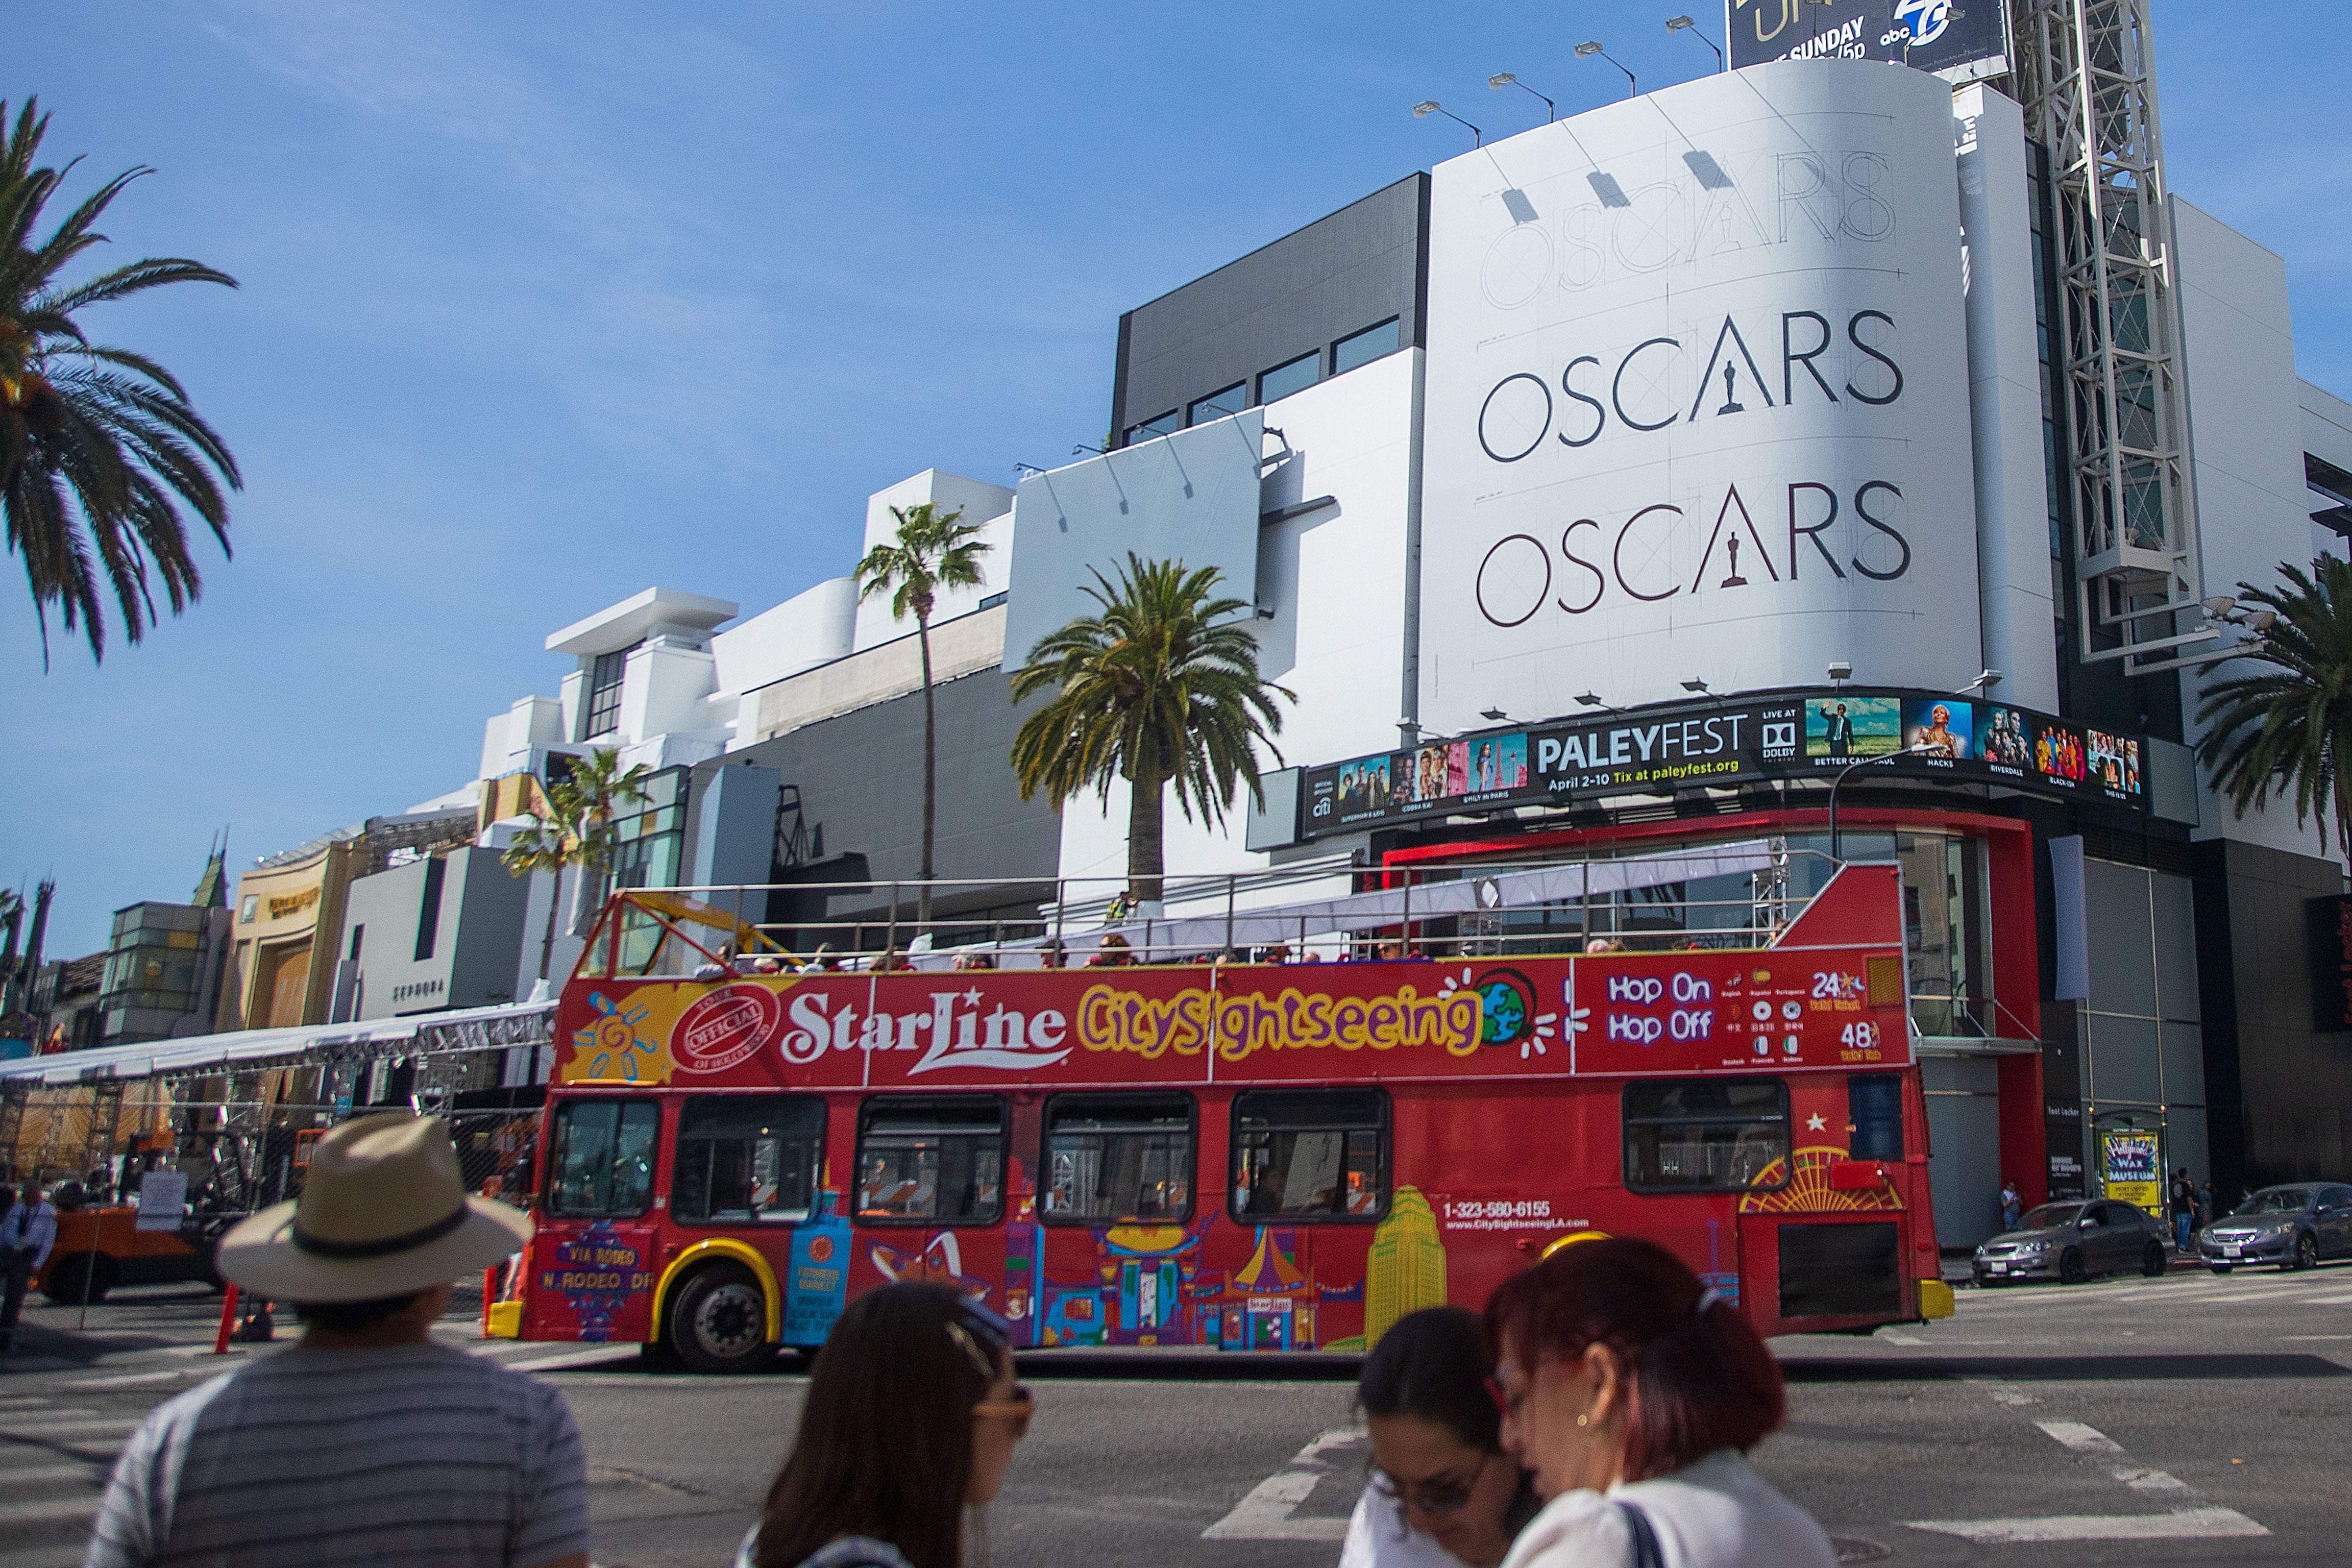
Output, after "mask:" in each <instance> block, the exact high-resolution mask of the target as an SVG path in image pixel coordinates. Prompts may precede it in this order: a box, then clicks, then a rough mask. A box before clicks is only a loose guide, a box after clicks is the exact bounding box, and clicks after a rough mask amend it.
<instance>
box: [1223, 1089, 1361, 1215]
mask: <svg viewBox="0 0 2352 1568" xmlns="http://www.w3.org/2000/svg"><path fill="white" fill-rule="evenodd" d="M1388 1142H1389V1097H1388V1096H1387V1095H1386V1094H1384V1093H1382V1092H1381V1090H1379V1089H1262V1090H1253V1091H1251V1092H1248V1093H1244V1094H1237V1095H1235V1096H1234V1173H1233V1198H1232V1202H1233V1207H1234V1218H1235V1219H1237V1220H1239V1221H1241V1222H1242V1223H1243V1224H1244V1225H1252V1224H1259V1225H1262V1224H1265V1223H1266V1222H1267V1221H1270V1220H1276V1219H1367V1220H1369V1219H1378V1218H1380V1217H1381V1215H1382V1214H1383V1213H1384V1212H1385V1211H1386V1210H1387V1208H1388Z"/></svg>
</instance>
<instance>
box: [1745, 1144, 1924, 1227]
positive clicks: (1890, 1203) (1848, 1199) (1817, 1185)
mask: <svg viewBox="0 0 2352 1568" xmlns="http://www.w3.org/2000/svg"><path fill="white" fill-rule="evenodd" d="M1850 1157H1851V1156H1849V1155H1848V1154H1847V1153H1846V1152H1845V1151H1844V1150H1843V1149H1838V1148H1832V1147H1829V1146H1827V1145H1824V1146H1822V1147H1819V1148H1812V1149H1800V1150H1798V1151H1797V1152H1796V1153H1795V1154H1793V1155H1791V1156H1790V1159H1789V1160H1788V1161H1780V1160H1775V1161H1773V1162H1772V1163H1770V1164H1769V1165H1767V1166H1765V1167H1764V1168H1763V1169H1762V1170H1760V1171H1759V1172H1757V1173H1756V1180H1755V1181H1753V1182H1752V1183H1750V1184H1749V1185H1750V1186H1751V1187H1758V1188H1762V1187H1769V1186H1772V1185H1774V1184H1776V1183H1778V1182H1779V1181H1780V1178H1781V1176H1782V1175H1783V1174H1786V1175H1787V1176H1788V1178H1789V1184H1788V1185H1787V1186H1785V1187H1781V1188H1780V1191H1778V1192H1769V1193H1768V1192H1750V1193H1748V1194H1747V1195H1745V1196H1744V1197H1742V1198H1741V1199H1740V1200H1739V1212H1740V1213H1741V1214H1822V1213H1824V1212H1827V1211H1831V1210H1852V1209H1879V1210H1888V1211H1897V1210H1900V1209H1901V1208H1902V1207H1903V1200H1902V1199H1901V1198H1900V1197H1897V1196H1896V1195H1895V1189H1894V1188H1893V1187H1891V1186H1888V1185H1886V1184H1884V1183H1882V1184H1879V1185H1877V1186H1874V1187H1859V1188H1857V1187H1849V1188H1846V1189H1845V1190H1843V1191H1840V1190H1839V1189H1837V1188H1835V1187H1832V1186H1831V1185H1830V1167H1831V1166H1832V1165H1834V1164H1837V1163H1839V1162H1840V1161H1842V1160H1845V1159H1848V1158H1850Z"/></svg>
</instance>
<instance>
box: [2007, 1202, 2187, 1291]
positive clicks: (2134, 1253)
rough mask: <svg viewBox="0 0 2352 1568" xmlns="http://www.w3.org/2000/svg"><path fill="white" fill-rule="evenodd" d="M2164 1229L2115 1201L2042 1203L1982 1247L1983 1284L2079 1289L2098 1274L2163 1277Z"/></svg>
mask: <svg viewBox="0 0 2352 1568" xmlns="http://www.w3.org/2000/svg"><path fill="white" fill-rule="evenodd" d="M2164 1237H2165V1231H2164V1224H2163V1222H2162V1221H2161V1220H2158V1218H2157V1217H2156V1216H2155V1215H2151V1214H2149V1213H2148V1212H2147V1210H2146V1209H2143V1208H2140V1207H2138V1206H2137V1205H2132V1204H2127V1203H2124V1202H2122V1201H2120V1200H2118V1199H2115V1198H2094V1199H2092V1200H2091V1201H2090V1202H2088V1203H2079V1204H2043V1205H2042V1206H2041V1207H2040V1208H2038V1209H2035V1210H2034V1211H2033V1212H2032V1213H2031V1214H2029V1215H2026V1216H2025V1217H2024V1218H2022V1219H2021V1220H2019V1221H2018V1222H2017V1228H2016V1229H2015V1230H2010V1231H2003V1232H2002V1233H2001V1234H2000V1235H1999V1236H1996V1237H1993V1238H1992V1239H1991V1240H1990V1241H1988V1242H1986V1243H1985V1244H1984V1245H1983V1246H1982V1247H1978V1248H1977V1257H1976V1268H1975V1272H1976V1279H1977V1283H1978V1284H1979V1285H2006V1284H2007V1283H2009V1282H2010V1281H2011V1280H2012V1279H2055V1280H2057V1281H2059V1282H2060V1283H2061V1284H2065V1285H2079V1284H2081V1283H2082V1282H2083V1281H2084V1280H2085V1279H2089V1278H2090V1277H2091V1276H2092V1275H2094V1274H2120V1273H2123V1272H2124V1271H2126V1270H2127V1269H2134V1268H2137V1270H2139V1271H2140V1272H2141V1273H2142V1274H2146V1275H2148V1276H2150V1277H2151V1278H2153V1277H2155V1276H2157V1275H2160V1274H2162V1273H2163V1272H2164V1270H2165V1267H2166V1263H2165V1253H2164Z"/></svg>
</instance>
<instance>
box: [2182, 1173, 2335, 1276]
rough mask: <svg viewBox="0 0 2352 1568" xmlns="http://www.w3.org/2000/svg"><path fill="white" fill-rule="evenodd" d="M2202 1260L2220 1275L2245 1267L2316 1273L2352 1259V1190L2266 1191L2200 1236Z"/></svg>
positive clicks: (2304, 1186)
mask: <svg viewBox="0 0 2352 1568" xmlns="http://www.w3.org/2000/svg"><path fill="white" fill-rule="evenodd" d="M2197 1252H2198V1256H2199V1257H2200V1258H2204V1260H2205V1267H2207V1268H2210V1269H2211V1270H2212V1271H2213V1272H2214V1273H2216V1274H2227V1273H2228V1272H2229V1271H2230V1270H2231V1269H2232V1268H2237V1267H2238V1266H2239V1265H2241V1264H2246V1265H2252V1264H2256V1263H2274V1264H2276V1265H2278V1266H2279V1267H2280V1268H2318V1267H2319V1260H2320V1259H2321V1258H2352V1187H2347V1186H2346V1185H2344V1184H2342V1183H2340V1182H2294V1183H2289V1184H2285V1185H2284V1186H2276V1187H2264V1188H2263V1190H2262V1191H2261V1192H2258V1193H2256V1194H2254V1195H2253V1196H2252V1197H2250V1198H2248V1199H2247V1200H2246V1201H2245V1202H2244V1203H2242V1204H2240V1205H2238V1206H2237V1207H2236V1208H2234V1209H2232V1210H2231V1211H2230V1213H2229V1214H2227V1215H2224V1216H2223V1217H2221V1218H2220V1219H2217V1220H2215V1221H2214V1222H2213V1223H2212V1224H2210V1225H2209V1226H2206V1227H2205V1228H2204V1229H2203V1230H2201V1231H2199V1232H2198V1233H2197Z"/></svg>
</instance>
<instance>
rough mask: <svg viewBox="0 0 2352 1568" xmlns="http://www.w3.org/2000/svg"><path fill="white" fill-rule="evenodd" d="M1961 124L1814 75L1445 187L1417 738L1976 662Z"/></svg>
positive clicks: (1533, 154)
mask: <svg viewBox="0 0 2352 1568" xmlns="http://www.w3.org/2000/svg"><path fill="white" fill-rule="evenodd" d="M1953 136H1954V132H1953V121H1952V101H1951V92H1950V89H1948V87H1947V86H1945V84H1943V83H1942V82H1939V81H1937V80H1936V79H1932V78H1929V77H1926V76H1922V75H1920V74H1918V73H1916V72H1913V71H1901V70H1888V69H1885V68H1876V67H1871V66H1867V65H1863V64H1860V63H1855V62H1850V61H1843V60H1801V61H1791V62H1785V63H1781V64H1778V65H1768V66H1760V67H1758V68H1755V69H1753V70H1748V71H1742V72H1738V73H1737V74H1733V75H1719V76H1714V77H1704V78H1700V79H1696V80H1694V81H1688V82H1684V83H1681V84H1679V85H1677V86H1675V87H1671V88H1667V89H1664V90H1662V91H1659V92H1656V93H1653V94H1648V95H1645V96H1644V97H1643V98H1640V99H1637V100H1631V101H1628V102H1624V103H1620V104H1612V105H1610V106H1608V107H1605V108H1602V109H1597V110H1591V111H1590V112H1588V113H1584V114H1580V115H1578V116H1576V117H1575V118H1574V119H1572V120H1565V121H1559V123H1557V124H1555V125H1549V126H1542V127H1538V128H1537V129H1536V130H1533V131H1529V132H1525V133H1524V134H1521V135H1517V136H1513V137H1511V138H1509V139H1507V140H1506V141H1503V142H1495V143H1491V144H1489V145H1487V146H1486V147H1485V148H1482V149H1480V150H1479V151H1478V152H1476V153H1475V154H1472V155H1467V156H1464V157H1459V158H1454V159H1451V160H1449V161H1447V162H1445V163H1441V164H1439V165H1438V166H1437V168H1436V170H1435V172H1434V174H1433V187H1432V195H1431V202H1432V205H1431V215H1430V260H1429V268H1430V282H1429V315H1428V359H1427V381H1426V388H1427V395H1426V403H1425V406H1426V414H1425V416H1424V426H1423V430H1424V435H1423V441H1424V447H1423V451H1424V456H1423V520H1424V521H1423V533H1422V546H1421V562H1422V593H1421V616H1422V619H1421V637H1420V644H1419V647H1420V670H1421V681H1422V685H1421V698H1422V702H1421V709H1420V715H1419V716H1420V718H1421V721H1422V722H1423V724H1424V725H1427V726H1428V727H1431V728H1433V729H1438V730H1443V731H1465V730H1468V729H1470V728H1472V727H1473V726H1475V724H1476V722H1477V718H1476V716H1477V715H1479V714H1481V713H1483V712H1486V711H1487V710H1493V709H1497V708H1499V709H1503V710H1507V711H1519V712H1534V713H1559V712H1563V711H1567V710H1569V709H1570V705H1571V703H1572V702H1573V701H1574V700H1575V699H1576V698H1577V697H1578V696H1580V694H1583V693H1587V692H1593V693H1598V694H1599V695H1600V696H1601V699H1602V700H1605V701H1607V702H1610V703H1612V704H1613V705H1615V706H1617V707H1620V708H1631V707H1636V706H1641V705H1645V704H1650V703H1657V702H1664V701H1672V700H1675V699H1676V698H1678V697H1679V696H1680V695H1681V693H1682V691H1683V690H1684V689H1685V686H1684V682H1685V681H1686V680H1688V679H1691V678H1692V677H1694V676H1697V677H1703V678H1705V679H1707V680H1709V681H1711V682H1713V683H1714V684H1716V685H1717V686H1720V687H1724V688H1727V689H1746V690H1759V689H1773V688H1786V687H1793V686H1798V685H1802V684H1806V683H1809V682H1812V681H1817V680H1819V679H1821V674H1822V670H1823V669H1824V668H1827V667H1828V666H1829V665H1830V664H1831V663H1832V662H1835V661H1839V660H1845V659H1855V658H1863V657H1864V656H1866V657H1867V658H1868V661H1869V666H1870V668H1871V669H1872V670H1873V671H1874V673H1875V674H1877V675H1878V676H1879V678H1880V679H1884V680H1886V681H1889V682H1892V683H1897V684H1902V685H1909V686H1918V687H1927V688H1935V687H1943V688H1947V689H1948V688H1950V687H1953V686H1957V685H1958V684H1959V683H1960V682H1961V681H1963V680H1966V679H1969V677H1970V676H1972V675H1974V674H1975V673H1976V672H1977V671H1978V670H1979V668H1983V666H1982V651H1983V650H1982V643H1981V637H1980V629H1979V610H1978V604H1979V591H1978V590H1979V584H1978V570H1977V550H1976V539H1977V522H1976V489H1975V475H1974V467H1973V458H1972V454H1971V448H1970V434H1969V433H1970V425H1969V391H1968V377H1967V376H1966V375H1965V374H1961V370H1962V367H1965V366H1966V365H1967V363H1968V343H1967V333H1966V322H1965V290H1964V288H1963V286H1962V282H1961V278H1960V256H1959V247H1958V245H1957V244H1956V243H1955V240H1954V236H1955V235H1956V234H1957V233H1958V231H1959V222H1960V219H1959V198H1958V176H1957V174H1956V172H1955V168H1954V163H1953V152H1952V149H1953ZM1025 494H1026V490H1025V489H1024V496H1025ZM1023 580H1024V581H1026V580H1027V579H1026V578H1024V579H1023ZM1896 723H1897V724H1898V725H1899V723H1900V716H1899V715H1897V716H1896ZM1531 765H1532V759H1531ZM1422 783H1423V774H1422V773H1421V772H1420V771H1419V769H1418V766H1416V771H1415V773H1414V784H1415V794H1416V795H1418V794H1419V789H1420V785H1421V784H1422Z"/></svg>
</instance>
